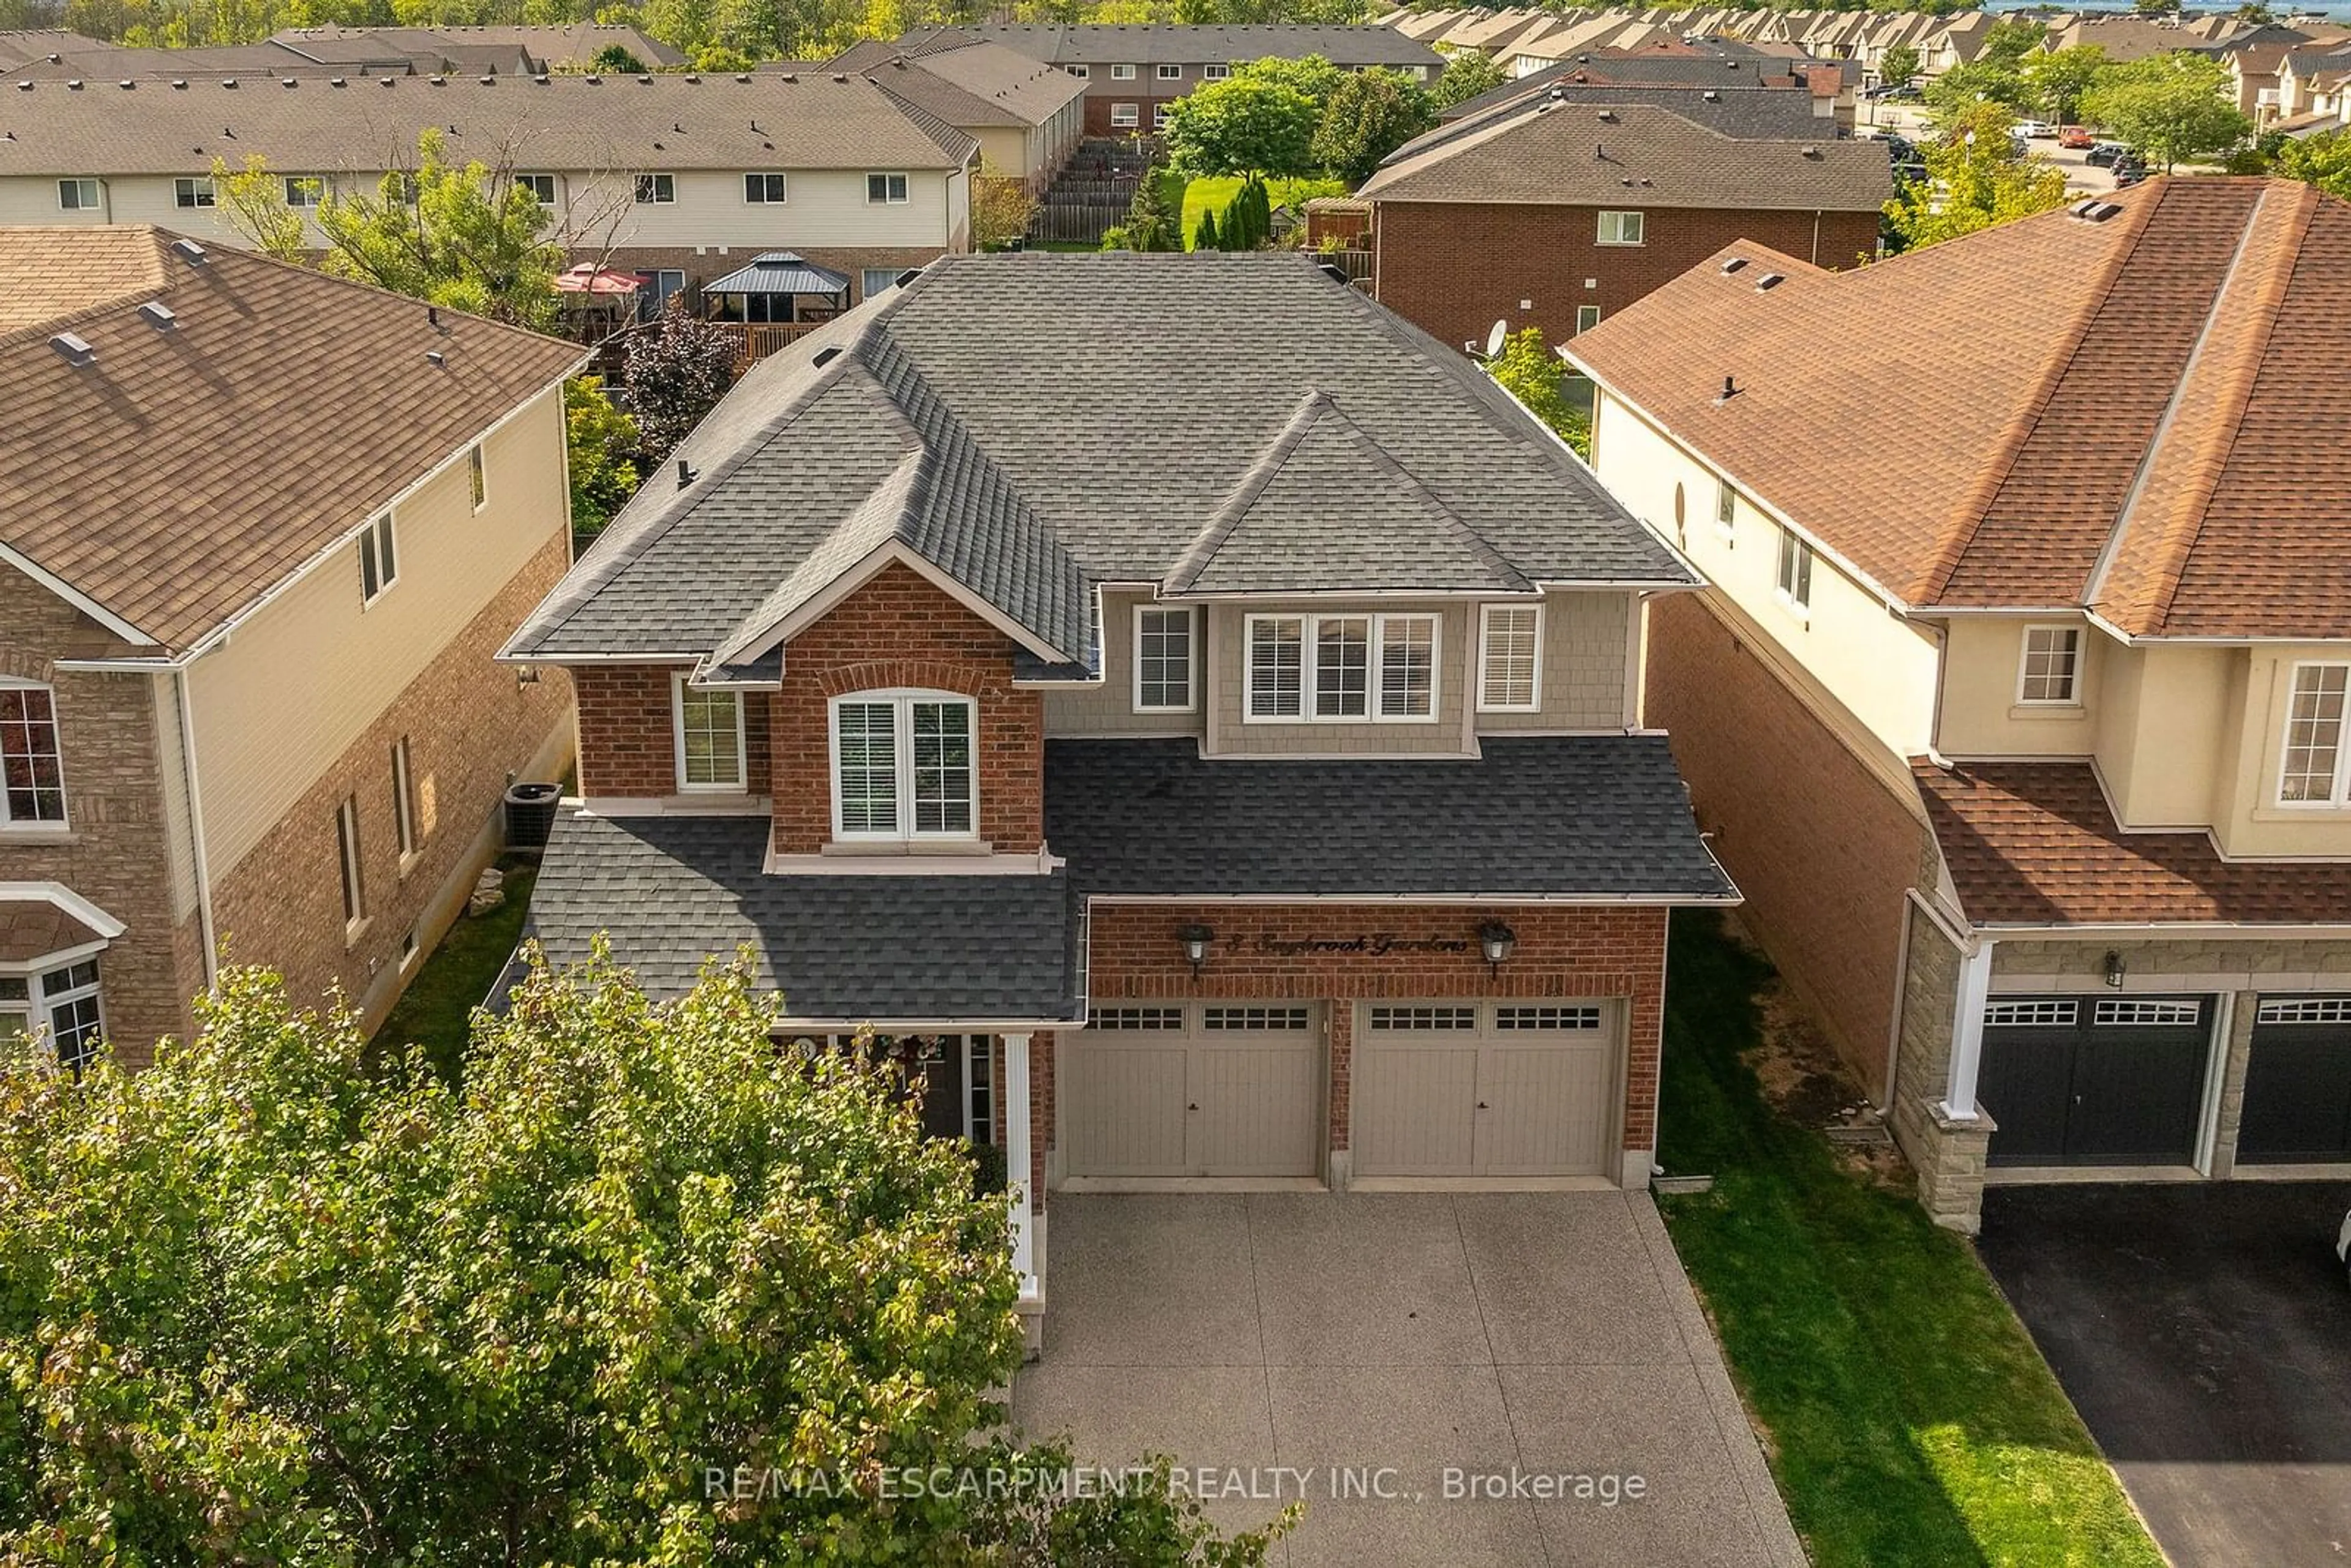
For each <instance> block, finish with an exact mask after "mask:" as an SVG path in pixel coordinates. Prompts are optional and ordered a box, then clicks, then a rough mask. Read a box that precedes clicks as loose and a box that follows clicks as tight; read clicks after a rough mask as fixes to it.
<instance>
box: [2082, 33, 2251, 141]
mask: <svg viewBox="0 0 2351 1568" xmlns="http://www.w3.org/2000/svg"><path fill="white" fill-rule="evenodd" d="M2082 112H2083V113H2084V114H2085V115H2087V116H2088V117H2089V118H2090V119H2091V120H2095V121H2096V122H2097V123H2098V124H2099V125H2100V126H2103V127H2104V128H2105V131H2107V132H2108V134H2110V135H2113V136H2115V137H2117V138H2119V139H2120V140H2122V141H2127V142H2129V143H2130V144H2131V145H2132V146H2133V147H2136V148H2137V149H2138V150H2139V151H2140V152H2143V153H2145V154H2146V155H2147V157H2148V158H2150V159H2153V160H2158V161H2159V162H2161V163H2162V164H2163V166H2164V168H2165V169H2167V170H2168V169H2171V168H2173V167H2174V166H2176V165H2178V164H2179V163H2183V162H2201V161H2203V160H2205V159H2209V158H2214V157H2217V156H2219V155H2220V154H2222V153H2225V152H2228V151H2229V150H2230V149H2231V148H2232V147H2235V146H2236V145H2237V144H2238V143H2239V142H2241V141H2245V140H2247V139H2248V138H2250V137H2251V136H2252V133H2253V123H2252V120H2248V119H2246V118H2245V116H2244V114H2243V113H2242V112H2241V111H2240V110H2238V108H2237V99H2236V90H2235V87H2234V85H2233V83H2232V82H2231V78H2230V76H2229V68H2228V67H2226V66H2224V65H2222V64H2221V63H2220V61H2219V60H2217V59H2214V58H2213V57H2211V56H2210V55H2193V54H2171V55H2150V56H2148V57H2147V58H2145V59H2139V60H2131V61H2127V62H2126V63H2124V64H2121V65H2110V66H2108V67H2106V68H2105V69H2104V70H2101V71H2100V72H2098V74H2097V76H2096V77H2095V78H2094V79H2093V80H2092V81H2091V83H2090V86H2089V89H2088V90H2086V91H2085V92H2084V93H2083V94H2082Z"/></svg>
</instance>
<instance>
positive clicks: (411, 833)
mask: <svg viewBox="0 0 2351 1568" xmlns="http://www.w3.org/2000/svg"><path fill="white" fill-rule="evenodd" d="M422 828H423V823H422V822H421V821H418V819H417V815H416V769H415V765H414V760H413V758H412V757H411V755H410V750H409V740H408V737H406V736H404V735H403V736H402V737H400V738H399V739H398V740H395V741H393V742H392V836H393V837H394V838H395V839H396V840H397V841H399V844H400V869H401V871H402V873H406V871H407V870H408V868H409V867H410V866H412V865H413V864H415V863H416V849H417V845H418V844H419V843H421V842H422V841H423V832H422V831H421V830H422Z"/></svg>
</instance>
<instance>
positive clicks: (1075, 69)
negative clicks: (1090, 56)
mask: <svg viewBox="0 0 2351 1568" xmlns="http://www.w3.org/2000/svg"><path fill="white" fill-rule="evenodd" d="M1062 69H1063V70H1065V71H1067V72H1069V73H1070V74H1071V76H1073V77H1075V78H1078V79H1079V80H1080V81H1085V80H1087V79H1089V72H1088V68H1086V67H1084V66H1063V67H1062Z"/></svg>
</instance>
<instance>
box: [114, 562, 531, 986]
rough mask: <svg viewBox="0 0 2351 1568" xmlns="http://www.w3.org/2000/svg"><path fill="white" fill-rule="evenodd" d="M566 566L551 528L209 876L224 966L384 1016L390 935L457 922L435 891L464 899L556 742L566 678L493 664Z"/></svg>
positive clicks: (393, 972)
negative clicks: (291, 803) (354, 805)
mask: <svg viewBox="0 0 2351 1568" xmlns="http://www.w3.org/2000/svg"><path fill="white" fill-rule="evenodd" d="M568 565H569V541H568V540H567V539H565V538H563V537H562V536H561V535H560V534H558V535H556V536H554V537H553V538H549V541H548V543H547V545H546V546H545V547H544V548H543V549H541V550H540V551H539V552H538V554H537V555H536V556H534V557H533V558H532V559H531V561H530V563H529V565H528V566H527V567H525V568H524V569H523V570H521V571H519V572H517V573H516V574H515V576H514V578H513V579H512V580H510V581H508V582H507V584H506V586H505V587H504V588H503V589H502V590H501V591H499V593H498V595H497V597H496V599H494V600H492V601H490V603H489V604H487V605H486V606H485V607H484V608H483V609H482V610H481V611H480V612H478V613H477V614H476V615H475V617H474V619H473V620H472V621H471V622H468V623H467V625H466V626H465V631H464V632H462V633H460V634H459V635H458V636H457V637H455V638H454V639H452V640H451V641H450V643H448V644H447V645H446V646H445V647H444V648H443V649H442V650H441V652H440V653H439V654H437V655H436V656H435V657H434V660H433V662H432V663H431V664H428V665H427V666H426V667H425V669H424V671H423V674H419V675H418V676H417V677H416V678H415V679H414V680H413V681H412V682H411V683H410V684H409V685H408V686H407V687H406V688H405V689H404V690H402V692H401V694H400V695H399V696H398V697H397V698H395V699H394V700H393V701H392V703H391V704H390V705H389V706H387V707H386V708H385V709H384V711H383V713H382V714H381V715H380V716H378V717H377V718H376V720H375V722H374V723H372V724H371V725H370V726H369V727H368V729H367V732H366V733H365V734H364V735H362V736H360V738H359V739H358V740H357V741H355V742H353V743H352V745H351V746H350V747H348V748H347V749H346V750H345V751H344V752H343V754H342V755H341V756H340V757H339V758H337V759H336V760H335V762H334V764H333V765H332V766H331V767H329V768H327V769H326V771H325V772H324V773H322V774H321V775H320V776H319V779H317V780H316V781H314V782H313V783H312V784H311V786H310V787H309V789H308V790H306V791H305V792H304V793H303V796H302V799H301V800H300V801H299V802H298V804H297V805H296V806H295V807H294V809H293V810H290V811H288V812H287V813H286V815H285V816H284V817H283V818H281V819H280V820H279V821H278V822H277V826H276V827H274V828H273V829H272V830H271V831H269V832H268V833H267V834H266V836H265V837H264V838H263V839H262V840H261V841H260V842H259V843H258V844H256V846H255V847H254V849H253V850H252V852H249V853H248V854H246V856H245V857H244V858H243V860H241V861H240V862H238V863H237V864H236V865H235V867H233V868H230V869H228V870H227V871H225V872H216V873H215V878H214V894H213V917H214V930H215V931H216V932H217V933H218V935H219V938H220V940H221V941H222V943H223V944H224V945H225V946H226V948H227V950H228V954H229V956H230V957H231V958H232V959H233V960H234V961H235V962H237V963H257V964H266V965H268V966H270V967H273V968H276V969H277V970H278V971H280V972H281V973H282V974H284V975H285V977H286V981H287V990H288V993H289V994H290V995H291V996H292V997H293V998H294V999H295V1000H296V1001H297V1002H298V1003H300V1004H306V1005H307V1004H309V1003H314V1002H317V1001H319V999H321V998H323V997H324V996H325V995H326V994H327V992H328V991H329V988H333V987H338V986H340V988H341V989H342V991H343V993H344V995H345V996H346V997H347V998H350V1001H351V1002H352V1003H353V1004H354V1005H362V1006H363V1009H364V1016H365V1017H366V1019H367V1021H368V1022H369V1023H370V1024H373V1023H375V1022H378V1021H381V1017H382V1015H383V1013H384V1012H385V1011H387V1010H388V1009H390V1006H391V1003H392V999H393V998H394V996H395V995H396V994H397V991H398V984H397V981H398V977H399V970H400V957H401V944H402V938H403V937H405V936H407V935H408V934H409V933H411V932H412V931H413V932H414V934H415V936H416V941H417V945H418V947H419V948H420V949H421V950H424V951H429V950H430V949H431V947H432V946H433V944H434V941H435V940H437V939H438V937H439V936H440V933H441V930H442V929H444V928H445V926H446V925H447V923H448V920H449V919H450V918H451V916H452V915H453V914H454V908H453V907H452V906H451V900H450V898H449V897H448V896H446V891H445V890H449V889H450V887H451V884H452V883H458V884H459V885H457V886H456V887H455V890H454V891H455V893H456V894H462V893H463V891H464V888H463V885H462V884H463V883H470V882H471V881H472V879H473V877H474V875H475V873H476V872H477V871H478V870H479V867H480V864H481V862H483V861H485V860H486V858H487V855H486V853H485V848H488V849H491V850H494V849H495V843H493V844H491V845H488V846H484V845H483V844H482V843H481V835H482V832H483V830H484V829H485V828H486V827H487V826H489V825H490V824H492V823H493V822H494V821H496V818H497V816H498V813H499V810H500V801H501V800H502V798H503V797H504V795H505V793H506V788H507V774H508V773H509V772H515V773H518V774H519V773H521V772H523V771H524V770H526V769H528V768H530V766H531V764H532V762H533V759H534V758H537V757H539V756H541V755H542V754H544V753H545V752H547V751H548V750H549V747H550V746H551V745H559V742H560V737H561V736H562V734H563V731H564V729H565V720H566V716H567V710H568V709H569V706H570V701H571V685H570V682H569V679H568V678H566V676H565V675H564V674H563V672H561V671H560V670H553V669H549V670H543V671H542V672H541V674H540V677H539V679H538V682H537V683H536V684H534V685H521V684H519V683H517V681H516V679H515V672H514V671H513V670H512V669H511V668H509V667H507V666H506V665H502V664H495V663H493V662H492V658H493V655H494V654H496V652H497V650H498V648H499V646H500V645H501V644H502V643H504V642H505V641H506V639H507V636H508V635H509V634H511V633H512V632H513V630H514V628H515V627H516V626H517V625H519V624H520V623H521V622H522V619H523V617H524V616H526V615H527V614H528V613H529V612H530V609H531V607H532V606H533V605H535V604H537V603H538V601H540V600H541V599H542V598H544V597H545V596H546V595H547V593H548V592H549V591H550V590H552V589H553V588H554V586H555V584H556V583H557V582H558V581H559V580H560V579H561V578H562V576H563V573H564V570H565V569H566V567H567V566H568ZM403 735H404V736H406V737H408V739H409V750H410V767H411V777H412V779H413V789H414V791H415V793H416V797H417V801H418V808H417V810H418V816H419V819H420V822H419V826H420V829H421V830H423V831H422V839H421V841H420V843H419V844H418V846H417V850H416V853H415V857H414V859H413V861H412V862H411V863H410V864H409V865H408V866H407V867H406V868H404V869H403V868H402V866H401V864H400V848H399V836H398V831H397V829H396V827H395V822H394V817H393V805H392V799H393V797H392V744H393V742H394V741H396V740H397V739H398V738H399V737H402V736H403ZM347 795H348V796H350V797H352V798H353V799H354V800H356V801H357V802H358V806H359V818H360V851H361V857H362V865H361V882H362V885H363V886H364V888H365V890H366V907H367V924H366V925H365V927H364V928H363V929H362V930H361V931H360V934H359V936H358V937H357V938H356V939H354V940H351V941H350V942H349V943H348V944H347V943H346V940H345V936H344V928H343V909H342V881H341V872H340V867H339V865H338V864H337V853H338V851H337V840H336V832H335V812H336V808H337V806H338V805H339V804H340V802H341V800H343V798H344V797H345V796H347ZM109 988H110V989H111V980H110V982H109Z"/></svg>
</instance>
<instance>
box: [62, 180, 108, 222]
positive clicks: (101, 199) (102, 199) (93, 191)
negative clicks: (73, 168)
mask: <svg viewBox="0 0 2351 1568" xmlns="http://www.w3.org/2000/svg"><path fill="white" fill-rule="evenodd" d="M68 185H71V186H73V187H74V199H75V201H76V202H77V203H78V202H79V201H80V200H81V187H82V186H84V185H88V186H89V204H87V205H77V206H71V207H69V206H67V205H66V187H67V186H68ZM105 204H106V183H105V182H104V181H102V180H99V179H98V178H97V177H96V176H94V175H89V174H65V175H60V176H59V177H58V179H57V211H59V212H61V213H94V212H96V211H98V210H99V208H100V207H102V206H104V205H105Z"/></svg>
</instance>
